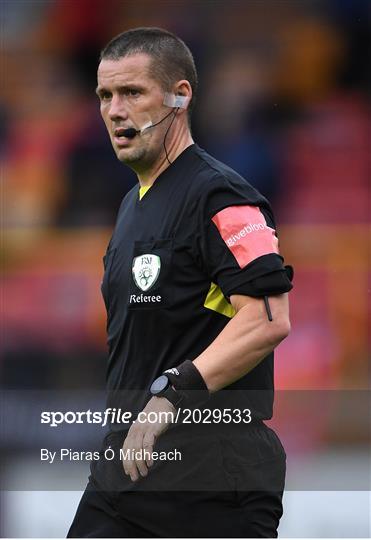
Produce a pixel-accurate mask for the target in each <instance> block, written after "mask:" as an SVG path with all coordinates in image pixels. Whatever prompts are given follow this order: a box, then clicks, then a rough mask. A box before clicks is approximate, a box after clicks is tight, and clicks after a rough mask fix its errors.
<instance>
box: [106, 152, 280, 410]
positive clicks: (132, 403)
mask: <svg viewBox="0 0 371 540" xmlns="http://www.w3.org/2000/svg"><path fill="white" fill-rule="evenodd" d="M138 191H139V189H138V186H136V187H135V188H133V189H132V190H131V191H130V192H129V193H128V194H127V195H126V196H125V198H124V200H123V201H122V204H121V207H120V210H119V213H118V217H117V222H116V226H115V229H114V232H113V235H112V238H111V240H110V242H109V246H108V248H107V252H106V255H105V258H104V266H105V272H104V277H103V282H102V294H103V297H104V300H105V304H106V308H107V334H108V339H107V343H108V348H109V360H108V368H107V388H108V391H109V400H108V404H107V406H111V407H121V408H122V409H123V410H128V411H132V412H133V413H134V414H136V413H137V412H139V411H140V410H142V409H143V408H144V406H145V404H146V403H147V401H148V400H149V399H150V393H149V387H150V385H151V383H152V381H153V380H154V379H156V378H157V377H158V376H159V375H161V374H162V373H163V372H164V371H165V370H166V369H169V368H173V367H175V366H177V365H179V364H180V363H181V362H183V361H184V359H185V358H189V359H191V360H193V359H195V358H196V357H197V356H198V355H199V354H201V353H202V352H203V351H204V350H205V349H206V347H208V345H209V344H210V343H211V342H212V341H213V340H214V339H215V338H216V336H217V335H218V334H219V333H220V332H221V331H222V330H223V328H224V327H225V325H226V324H227V323H228V322H229V320H230V319H229V318H228V317H226V316H224V315H222V314H220V313H217V312H216V311H213V310H211V309H207V308H205V307H204V301H205V299H206V296H207V294H208V291H209V289H210V285H211V283H212V282H214V283H215V284H217V285H218V286H219V287H220V288H221V290H222V291H223V293H224V295H225V296H226V297H227V298H228V297H229V296H230V295H231V294H238V293H239V294H248V295H251V296H256V295H260V294H262V290H263V289H264V287H263V286H262V284H261V279H266V277H264V276H268V279H270V277H269V276H272V275H273V273H276V274H275V275H276V276H280V278H279V279H280V281H282V282H283V283H282V284H281V285H282V287H281V288H280V286H278V287H277V286H275V287H274V292H275V293H277V291H278V290H282V291H284V290H287V289H288V288H289V285H288V283H287V282H286V281H285V278H284V277H283V272H284V265H283V258H282V256H281V255H279V254H277V253H270V254H266V255H264V256H261V257H258V258H257V259H256V260H253V261H251V262H250V263H249V264H248V265H247V266H245V267H243V268H241V267H240V266H239V264H238V263H237V261H236V259H235V257H234V256H233V254H232V253H231V251H230V249H229V248H228V247H227V245H226V243H225V242H224V241H223V239H222V237H221V236H220V233H219V231H218V229H217V227H216V226H215V224H214V223H213V222H212V218H213V216H215V214H216V213H217V212H219V211H220V210H222V209H224V208H227V207H230V206H246V205H249V206H253V207H257V208H259V209H260V211H261V212H262V214H263V215H264V218H265V220H266V223H267V226H268V227H270V228H271V229H272V230H275V228H276V227H275V223H274V218H273V213H272V210H271V208H270V205H269V203H268V201H267V200H266V199H265V198H264V197H263V196H262V195H261V194H260V193H258V192H257V191H256V190H255V189H254V188H253V187H252V186H251V185H250V184H249V183H248V182H247V181H246V180H245V179H243V178H241V177H240V176H239V175H238V174H237V173H236V172H235V171H233V170H232V169H230V168H229V167H227V166H226V165H224V164H222V163H220V162H218V161H217V160H215V159H214V158H212V157H211V156H209V155H208V154H207V153H206V152H205V151H204V150H202V149H200V148H199V147H198V146H197V145H192V146H190V147H188V148H187V149H186V150H185V151H184V152H183V153H182V154H181V155H180V156H179V157H178V158H177V159H176V160H175V161H174V162H173V163H172V165H170V166H169V167H168V168H167V169H166V170H165V171H164V172H163V173H162V174H161V175H160V176H159V177H158V178H157V179H156V181H155V183H154V184H153V186H152V187H151V189H150V190H149V191H148V192H147V193H146V194H145V196H144V197H143V199H142V200H139V194H138ZM145 256H147V258H146V257H145ZM147 259H148V260H147ZM146 265H147V267H146ZM148 265H150V269H148V268H149V266H148ZM133 266H134V269H135V271H134V270H133ZM142 270H143V272H142ZM146 272H147V274H148V272H152V277H150V278H149V277H148V275H147V274H146ZM148 283H149V285H150V287H149V288H148V289H147V290H144V289H146V284H148ZM228 388H229V389H231V390H233V389H245V390H249V389H260V390H263V391H265V393H264V394H262V396H263V395H264V396H265V397H264V399H263V397H262V399H261V400H260V401H259V405H258V408H259V413H260V416H261V417H262V418H267V419H268V418H270V417H271V415H272V403H273V354H270V355H268V356H267V358H266V359H264V360H263V361H262V362H260V364H259V365H258V366H257V367H256V368H255V369H253V370H252V371H251V372H250V373H249V374H248V375H246V376H245V377H243V378H242V379H240V380H239V381H237V382H236V383H234V384H233V385H230V386H229V387H228ZM243 401H244V400H243V399H242V402H241V403H240V405H241V407H243V406H244V402H243ZM217 402H218V398H217V397H214V396H213V399H212V400H210V402H208V404H207V405H208V406H209V405H210V403H211V404H212V403H216V404H217Z"/></svg>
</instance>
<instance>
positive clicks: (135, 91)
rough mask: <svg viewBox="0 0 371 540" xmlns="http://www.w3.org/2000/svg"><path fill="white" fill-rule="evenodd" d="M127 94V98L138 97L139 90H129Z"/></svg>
mask: <svg viewBox="0 0 371 540" xmlns="http://www.w3.org/2000/svg"><path fill="white" fill-rule="evenodd" d="M127 93H128V94H129V96H133V97H136V96H139V94H140V92H139V90H137V89H136V88H129V89H128V91H127Z"/></svg>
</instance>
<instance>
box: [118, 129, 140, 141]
mask: <svg viewBox="0 0 371 540" xmlns="http://www.w3.org/2000/svg"><path fill="white" fill-rule="evenodd" d="M140 132H141V130H140V129H135V128H126V129H124V131H123V132H122V134H123V136H124V137H127V138H128V139H134V137H136V135H138V133H140Z"/></svg>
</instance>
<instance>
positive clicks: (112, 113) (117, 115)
mask: <svg viewBox="0 0 371 540" xmlns="http://www.w3.org/2000/svg"><path fill="white" fill-rule="evenodd" d="M108 116H109V117H110V119H111V120H117V119H123V120H125V119H126V118H127V117H128V110H127V107H126V105H125V103H124V99H122V98H120V96H113V97H112V99H111V102H110V106H109V110H108Z"/></svg>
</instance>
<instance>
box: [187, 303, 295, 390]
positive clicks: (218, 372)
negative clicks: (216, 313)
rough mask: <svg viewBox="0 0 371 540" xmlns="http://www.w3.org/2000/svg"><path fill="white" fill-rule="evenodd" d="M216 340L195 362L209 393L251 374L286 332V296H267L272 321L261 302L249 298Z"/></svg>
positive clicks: (239, 306) (237, 304) (287, 323)
mask: <svg viewBox="0 0 371 540" xmlns="http://www.w3.org/2000/svg"><path fill="white" fill-rule="evenodd" d="M240 298H241V297H236V298H235V302H234V303H235V304H236V307H237V313H236V315H235V316H234V317H233V319H231V320H230V322H229V323H228V324H227V325H226V327H225V328H224V329H223V330H222V332H221V333H220V334H219V335H218V336H217V337H216V339H215V340H214V341H213V342H212V343H211V344H210V345H209V347H207V349H205V351H204V352H203V353H201V354H200V355H199V356H198V357H197V358H196V359H195V360H194V365H195V366H196V367H197V369H198V370H199V372H200V373H201V375H202V377H203V379H204V381H205V383H206V385H207V387H208V389H209V391H210V392H211V393H212V392H216V391H218V390H220V389H222V388H224V387H225V386H228V385H229V384H231V383H232V382H234V381H236V380H238V379H240V378H241V377H243V376H244V375H246V374H247V373H248V372H249V371H251V370H252V369H253V368H254V367H255V366H256V365H257V364H259V362H260V361H261V360H263V358H265V357H266V356H267V355H268V354H269V353H270V352H271V351H272V350H273V349H274V348H275V347H276V346H277V345H278V344H279V343H280V342H281V341H282V340H283V339H284V338H285V337H286V336H287V335H288V333H289V331H290V323H289V318H288V295H287V294H284V295H279V296H274V297H270V299H269V303H270V307H271V311H272V315H273V321H269V320H268V317H267V313H266V310H265V306H264V301H263V299H255V298H249V301H248V303H244V304H241V302H240Z"/></svg>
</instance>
